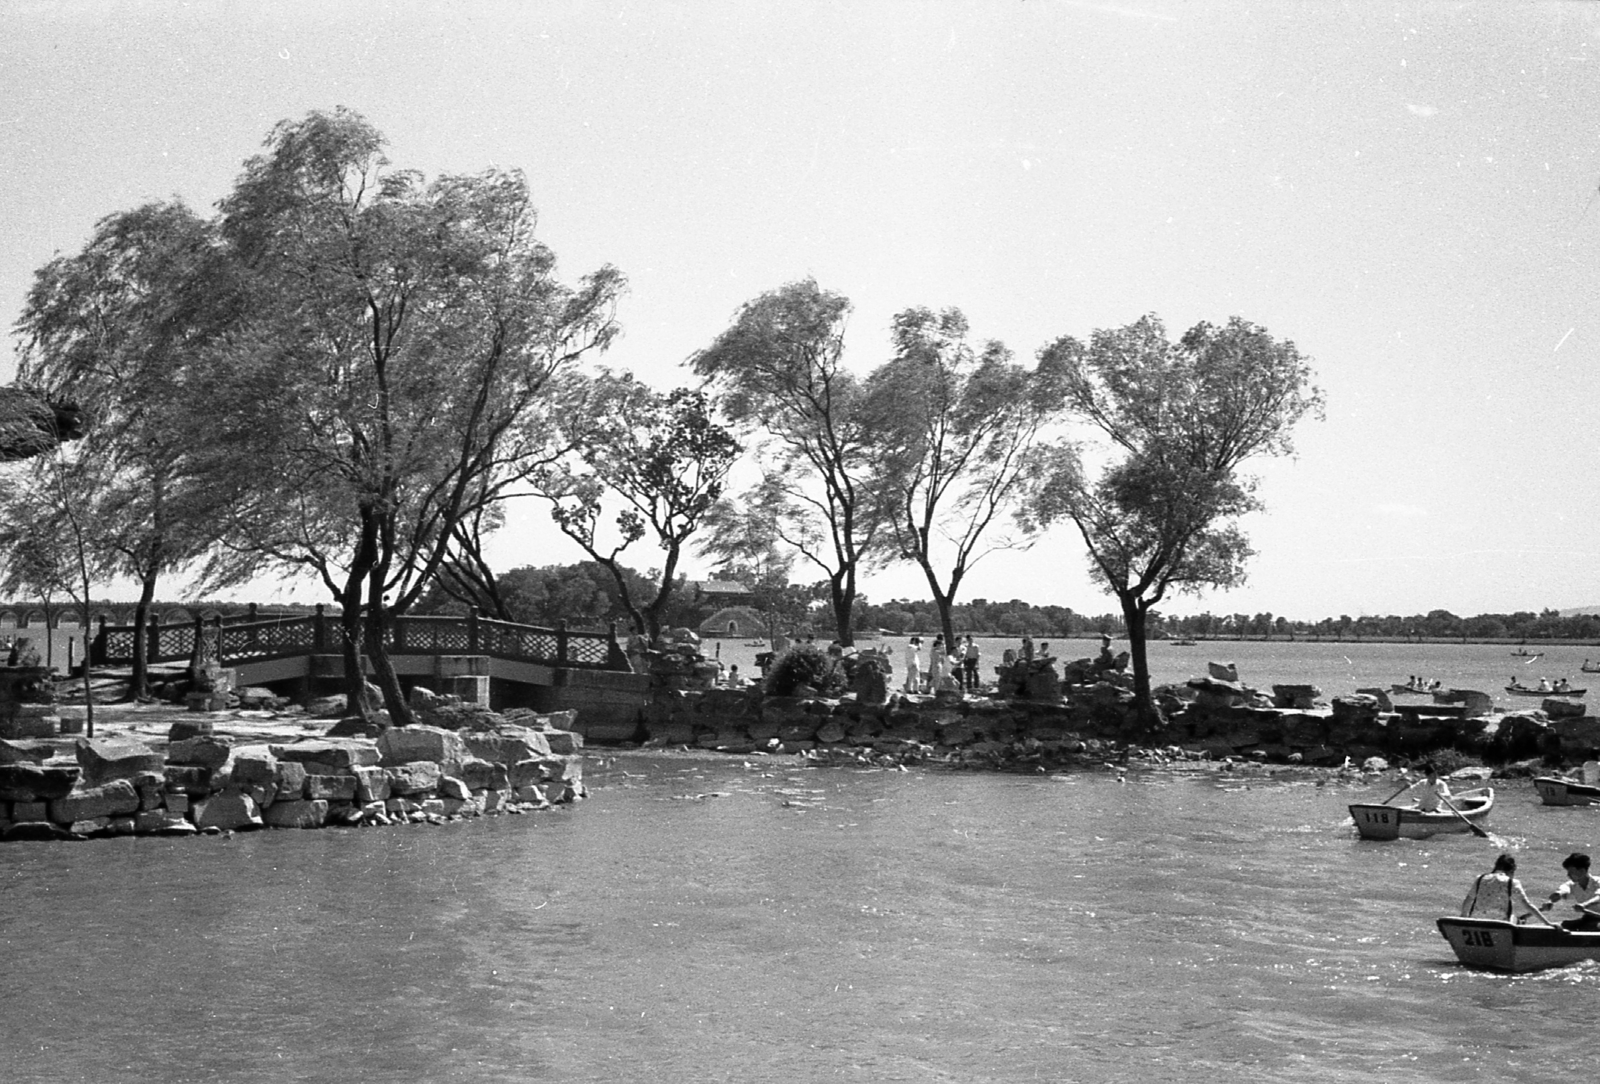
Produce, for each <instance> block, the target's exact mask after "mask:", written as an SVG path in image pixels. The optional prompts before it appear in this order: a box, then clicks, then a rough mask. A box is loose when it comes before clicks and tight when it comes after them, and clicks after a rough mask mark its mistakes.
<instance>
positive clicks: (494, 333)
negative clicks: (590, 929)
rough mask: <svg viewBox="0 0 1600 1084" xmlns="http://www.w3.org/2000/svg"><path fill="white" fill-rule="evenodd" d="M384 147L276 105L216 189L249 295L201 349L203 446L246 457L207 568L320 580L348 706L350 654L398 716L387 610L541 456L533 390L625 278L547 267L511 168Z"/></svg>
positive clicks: (605, 328)
mask: <svg viewBox="0 0 1600 1084" xmlns="http://www.w3.org/2000/svg"><path fill="white" fill-rule="evenodd" d="M383 146H384V139H383V137H382V135H381V134H380V133H379V132H378V131H377V130H376V129H375V128H373V127H372V126H371V125H370V124H368V123H367V122H366V121H365V120H364V119H363V118H362V117H360V116H359V115H358V114H356V113H354V112H351V111H349V110H345V109H339V110H336V111H335V112H332V113H321V112H314V113H311V114H309V115H308V116H306V117H305V118H304V119H302V120H299V121H294V122H284V123H281V124H279V125H278V126H277V127H276V128H274V129H273V131H272V133H271V135H270V136H269V137H268V139H267V142H266V149H265V152H264V153H263V154H261V155H259V156H257V157H254V158H251V159H250V160H249V161H247V162H246V163H245V166H244V172H243V174H242V175H241V176H240V178H239V179H238V181H237V183H236V184H235V186H234V188H233V191H232V192H231V193H230V194H229V195H228V196H227V197H226V198H225V199H224V200H223V201H222V202H221V204H220V205H219V206H220V209H221V216H222V217H221V224H220V225H221V232H222V236H223V238H224V239H225V241H226V242H227V243H228V244H229V245H230V246H231V249H232V252H233V253H234V255H235V257H236V259H237V260H238V262H239V263H240V264H241V265H242V266H243V267H244V268H246V274H247V276H248V279H247V281H248V283H249V287H250V297H251V298H252V307H251V310H250V312H249V313H248V317H247V319H246V320H245V321H244V322H243V324H242V326H241V327H240V329H239V330H238V331H236V333H235V334H234V335H233V336H232V338H231V340H230V342H229V344H228V348H227V349H226V350H225V351H223V352H220V353H219V354H218V355H217V358H216V366H217V379H216V389H215V390H216V395H215V399H216V402H215V403H214V404H213V409H212V421H211V425H212V428H213V430H214V433H213V436H212V437H211V439H210V441H209V443H211V444H212V445H214V446H215V447H217V448H218V449H227V451H226V452H225V453H224V458H225V459H230V460H232V459H236V458H237V457H238V455H239V454H240V450H241V449H245V450H248V452H249V453H250V454H251V456H252V457H253V459H254V461H255V463H256V469H255V471H254V472H253V481H254V486H253V489H252V492H251V493H250V494H249V496H248V498H247V499H245V500H241V501H240V502H238V504H237V506H236V508H235V513H234V515H233V517H232V519H231V521H230V522H229V524H228V532H227V539H226V541H227V542H228V544H229V545H230V546H231V547H232V550H231V556H230V557H229V559H228V560H227V561H226V562H224V563H223V564H222V566H221V567H220V568H219V567H213V569H212V571H213V572H214V573H216V574H218V575H229V576H232V577H233V578H235V579H238V578H242V577H244V576H247V575H251V574H254V573H255V572H257V571H258V570H259V569H260V568H261V567H263V566H265V565H273V566H276V567H278V568H280V569H286V570H289V571H290V572H293V571H297V570H307V571H310V572H311V573H312V574H314V575H315V576H317V577H318V578H319V579H320V580H321V582H322V583H323V584H324V585H325V586H326V587H327V589H328V590H329V592H330V593H331V595H332V596H333V598H334V600H335V601H336V602H337V603H338V604H339V605H340V607H341V610H342V614H343V632H344V637H343V651H344V657H345V671H346V683H347V691H348V692H349V694H350V699H351V708H352V710H358V711H359V710H363V706H362V699H361V697H360V696H359V693H360V690H361V688H362V682H363V677H362V667H361V655H362V654H365V655H367V656H368V657H370V658H371V660H372V663H373V669H374V672H375V675H376V678H377V680H378V683H379V686H380V687H381V688H382V690H383V693H384V698H385V701H386V702H387V704H388V707H389V710H390V712H391V714H392V716H393V717H394V718H395V719H396V721H399V722H405V721H408V720H409V719H410V718H411V715H410V712H409V709H408V708H407V707H406V704H405V700H404V697H403V696H402V695H401V692H400V685H399V681H398V679H397V677H396V675H395V672H394V668H393V665H392V663H391V662H390V660H389V657H388V653H387V650H386V648H385V644H384V640H385V636H386V633H387V631H388V628H389V626H390V624H391V622H392V620H393V618H394V617H395V616H396V615H399V614H403V613H405V611H406V610H407V609H408V608H409V607H410V606H411V605H413V604H414V603H415V602H416V601H417V599H418V598H419V597H421V595H422V594H423V593H424V592H425V591H426V590H427V589H428V587H429V585H430V582H431V581H432V579H433V577H434V574H435V573H436V572H437V570H438V568H439V567H440V565H441V563H442V562H443V561H444V559H445V556H446V553H447V551H448V550H449V547H450V546H451V544H452V539H453V538H454V537H455V531H456V528H457V527H458V526H459V525H460V524H461V523H462V522H463V521H464V520H466V519H467V518H469V517H470V516H472V515H474V514H475V513H476V512H477V510H479V509H481V508H482V507H484V505H485V503H486V502H489V501H492V500H494V499H496V496H497V494H499V493H500V492H501V491H502V489H503V487H504V486H505V485H506V484H508V483H509V482H510V481H511V480H515V479H517V478H520V477H522V476H523V475H525V474H526V472H527V471H528V470H529V469H530V462H531V461H532V460H533V459H537V458H538V456H539V449H540V448H542V439H543V438H542V433H541V431H540V426H539V425H537V424H535V423H534V420H533V419H535V418H536V416H537V415H538V413H539V411H538V407H539V404H540V403H541V402H542V400H543V398H544V396H545V395H546V393H547V390H548V388H549V386H550V383H551V381H552V380H554V379H555V378H556V377H557V376H558V374H560V373H562V372H564V371H566V370H567V369H569V368H570V367H572V366H574V365H575V364H577V363H578V362H579V360H580V359H581V358H582V357H583V356H584V355H585V354H587V353H588V352H590V351H595V350H599V349H603V348H604V347H605V346H606V345H607V344H608V343H609V342H610V340H611V339H612V337H613V336H614V335H615V333H616V330H617V327H616V323H615V320H614V315H613V309H614V302H615V299H616V297H617V294H618V292H619V291H620V290H621V288H622V278H621V275H620V274H619V273H618V272H616V271H615V270H614V269H612V268H609V267H606V268H602V269H600V270H599V271H597V272H594V273H592V274H590V275H588V276H585V277H584V278H583V279H582V280H581V281H580V282H579V283H578V284H577V285H575V286H567V285H564V284H563V283H561V282H560V281H558V279H557V278H556V274H555V256H554V254H553V253H552V252H551V251H550V250H549V249H548V248H547V247H546V246H545V245H544V244H542V243H541V242H539V241H538V240H537V239H536V238H535V236H534V227H535V221H536V216H535V212H534V209H533V206H532V203H531V201H530V197H529V193H528V189H527V184H526V182H525V180H524V178H523V176H522V174H521V173H520V172H516V171H506V170H499V169H489V170H485V171H483V172H481V173H477V174H471V175H464V176H462V175H445V176H441V177H439V178H437V179H435V180H432V181H428V180H425V179H424V177H423V176H422V175H421V174H420V173H417V172H415V171H410V170H396V169H390V168H389V162H388V160H387V158H385V156H384V154H383Z"/></svg>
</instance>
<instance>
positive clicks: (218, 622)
mask: <svg viewBox="0 0 1600 1084" xmlns="http://www.w3.org/2000/svg"><path fill="white" fill-rule="evenodd" d="M211 628H212V630H213V631H215V632H216V634H217V665H218V666H221V665H222V615H221V614H218V615H217V616H215V617H213V618H212V619H211Z"/></svg>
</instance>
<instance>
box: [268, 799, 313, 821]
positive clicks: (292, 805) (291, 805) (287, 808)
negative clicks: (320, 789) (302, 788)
mask: <svg viewBox="0 0 1600 1084" xmlns="http://www.w3.org/2000/svg"><path fill="white" fill-rule="evenodd" d="M261 819H262V822H263V823H265V824H266V825H267V827H269V828H321V827H322V826H323V825H325V824H327V823H328V803H327V802H326V801H322V800H320V799H312V800H296V801H292V802H274V803H273V804H272V805H271V806H270V807H268V808H267V809H266V810H265V811H264V812H263V813H262V814H261Z"/></svg>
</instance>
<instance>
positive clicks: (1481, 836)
mask: <svg viewBox="0 0 1600 1084" xmlns="http://www.w3.org/2000/svg"><path fill="white" fill-rule="evenodd" d="M1439 804H1440V805H1442V806H1444V807H1445V808H1446V809H1448V810H1449V811H1450V812H1452V813H1454V814H1455V815H1456V816H1458V817H1460V818H1461V820H1462V822H1463V823H1464V824H1466V826H1467V827H1468V828H1471V829H1472V834H1473V835H1475V836H1477V837H1478V838H1479V839H1488V838H1489V833H1488V832H1485V831H1484V830H1483V829H1482V828H1479V827H1478V826H1477V825H1476V824H1473V823H1472V822H1471V821H1469V820H1467V815H1466V814H1465V813H1463V812H1461V810H1459V809H1457V808H1456V807H1455V806H1453V805H1451V804H1450V799H1448V798H1444V797H1441V798H1440V799H1439Z"/></svg>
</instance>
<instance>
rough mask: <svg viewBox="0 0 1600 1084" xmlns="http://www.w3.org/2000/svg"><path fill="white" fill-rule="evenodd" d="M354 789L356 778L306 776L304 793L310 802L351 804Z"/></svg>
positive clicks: (355, 787)
mask: <svg viewBox="0 0 1600 1084" xmlns="http://www.w3.org/2000/svg"><path fill="white" fill-rule="evenodd" d="M356 789H357V785H356V777H355V776H353V775H311V774H308V775H307V776H306V785H305V792H304V793H305V796H306V798H308V799H310V800H311V801H322V802H329V801H335V802H352V801H354V800H355V797H356ZM269 823H270V822H269Z"/></svg>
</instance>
